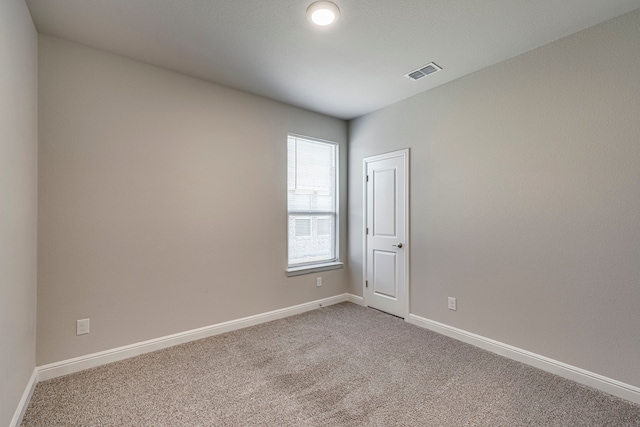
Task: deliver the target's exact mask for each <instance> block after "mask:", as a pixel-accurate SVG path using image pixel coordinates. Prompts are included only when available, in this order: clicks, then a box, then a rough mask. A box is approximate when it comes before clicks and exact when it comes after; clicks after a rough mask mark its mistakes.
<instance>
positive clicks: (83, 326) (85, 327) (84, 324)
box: [76, 319, 89, 335]
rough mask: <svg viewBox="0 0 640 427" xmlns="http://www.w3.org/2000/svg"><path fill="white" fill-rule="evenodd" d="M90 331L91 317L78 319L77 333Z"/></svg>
mask: <svg viewBox="0 0 640 427" xmlns="http://www.w3.org/2000/svg"><path fill="white" fill-rule="evenodd" d="M88 333H89V319H80V320H76V335H84V334H88Z"/></svg>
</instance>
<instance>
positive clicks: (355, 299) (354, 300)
mask: <svg viewBox="0 0 640 427" xmlns="http://www.w3.org/2000/svg"><path fill="white" fill-rule="evenodd" d="M347 301H349V302H352V303H354V304H358V305H362V306H364V298H362V297H359V296H358V295H353V294H347Z"/></svg>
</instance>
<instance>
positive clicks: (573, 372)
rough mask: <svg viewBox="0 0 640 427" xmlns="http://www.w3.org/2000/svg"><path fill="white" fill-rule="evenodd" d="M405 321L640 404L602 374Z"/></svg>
mask: <svg viewBox="0 0 640 427" xmlns="http://www.w3.org/2000/svg"><path fill="white" fill-rule="evenodd" d="M407 321H408V322H409V323H411V324H413V325H416V326H420V327H422V328H426V329H429V330H432V331H434V332H437V333H440V334H443V335H446V336H448V337H451V338H455V339H457V340H459V341H463V342H466V343H467V344H471V345H474V346H476V347H480V348H482V349H485V350H488V351H491V352H492V353H496V354H499V355H501V356H504V357H507V358H509V359H512V360H516V361H518V362H522V363H525V364H527V365H530V366H533V367H536V368H539V369H542V370H543V371H547V372H550V373H552V374H555V375H558V376H561V377H563V378H566V379H569V380H572V381H575V382H577V383H580V384H584V385H587V386H589V387H593V388H595V389H597V390H600V391H603V392H605V393H609V394H612V395H614V396H617V397H620V398H622V399H626V400H629V401H631V402H633V403H637V404H640V387H636V386H633V385H630V384H625V383H623V382H621V381H618V380H614V379H612V378H607V377H605V376H603V375H600V374H596V373H594V372H589V371H587V370H584V369H582V368H578V367H576V366H572V365H568V364H566V363H563V362H559V361H557V360H553V359H550V358H548V357H545V356H541V355H539V354H536V353H532V352H530V351H527V350H523V349H521V348H518V347H514V346H512V345H509V344H505V343H502V342H499V341H495V340H492V339H490V338H486V337H483V336H481V335H477V334H474V333H472V332H467V331H465V330H462V329H458V328H455V327H453V326H449V325H445V324H444V323H439V322H436V321H434V320H429V319H425V318H424V317H420V316H416V315H415V314H409V316H408V318H407Z"/></svg>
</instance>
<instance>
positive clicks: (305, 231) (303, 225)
mask: <svg viewBox="0 0 640 427" xmlns="http://www.w3.org/2000/svg"><path fill="white" fill-rule="evenodd" d="M295 223H296V237H311V218H296V219H295Z"/></svg>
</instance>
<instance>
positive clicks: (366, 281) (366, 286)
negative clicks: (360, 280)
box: [364, 280, 369, 288]
mask: <svg viewBox="0 0 640 427" xmlns="http://www.w3.org/2000/svg"><path fill="white" fill-rule="evenodd" d="M364 287H365V288H368V287H369V281H368V280H365V281H364Z"/></svg>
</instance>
